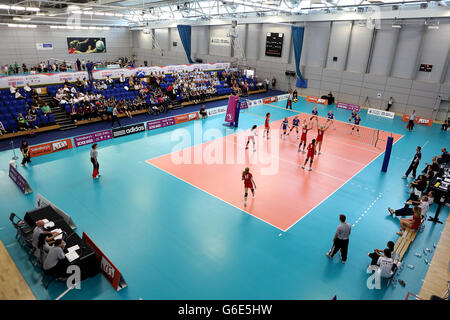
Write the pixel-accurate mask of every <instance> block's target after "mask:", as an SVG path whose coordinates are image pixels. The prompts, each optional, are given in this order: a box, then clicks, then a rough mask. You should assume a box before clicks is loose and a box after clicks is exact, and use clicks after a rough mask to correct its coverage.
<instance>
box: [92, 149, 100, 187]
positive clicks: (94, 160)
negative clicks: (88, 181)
mask: <svg viewBox="0 0 450 320" xmlns="http://www.w3.org/2000/svg"><path fill="white" fill-rule="evenodd" d="M90 156H91V162H92V166H93V171H92V178H94V179H98V178H99V177H100V172H98V170H99V168H100V165H99V164H98V160H97V157H98V151H97V144H96V143H94V144H93V145H92V149H91V152H90Z"/></svg>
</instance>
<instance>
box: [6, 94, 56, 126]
mask: <svg viewBox="0 0 450 320" xmlns="http://www.w3.org/2000/svg"><path fill="white" fill-rule="evenodd" d="M18 90H19V92H20V94H21V95H22V96H24V97H26V99H16V98H15V97H14V95H13V94H12V93H11V92H10V91H9V89H3V90H0V121H1V122H2V123H3V125H4V127H5V129H6V130H7V131H8V132H16V131H17V130H18V125H17V117H18V115H19V113H21V114H22V115H23V116H24V117H25V116H26V115H27V112H28V109H29V108H31V104H32V102H33V99H32V98H31V93H26V92H25V91H24V90H23V88H20V89H18ZM54 123H55V120H54V118H53V115H52V114H49V117H48V118H47V117H46V116H45V115H44V114H43V113H42V111H41V109H39V108H38V116H37V117H36V121H35V122H34V123H33V125H36V126H39V127H42V126H47V125H51V124H54Z"/></svg>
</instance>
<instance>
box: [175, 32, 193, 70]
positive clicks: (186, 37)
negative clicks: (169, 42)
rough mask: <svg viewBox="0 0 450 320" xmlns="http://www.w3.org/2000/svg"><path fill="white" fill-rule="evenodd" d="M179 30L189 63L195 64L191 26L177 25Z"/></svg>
mask: <svg viewBox="0 0 450 320" xmlns="http://www.w3.org/2000/svg"><path fill="white" fill-rule="evenodd" d="M177 28H178V33H179V34H180V38H181V42H182V43H183V48H184V52H186V56H187V59H188V61H189V63H194V62H193V61H192V59H191V26H189V25H183V24H179V25H177Z"/></svg>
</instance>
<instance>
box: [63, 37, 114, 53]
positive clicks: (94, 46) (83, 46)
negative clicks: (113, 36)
mask: <svg viewBox="0 0 450 320" xmlns="http://www.w3.org/2000/svg"><path fill="white" fill-rule="evenodd" d="M67 48H68V50H69V51H68V53H69V54H74V53H76V54H78V53H106V39H105V38H87V37H84V38H67Z"/></svg>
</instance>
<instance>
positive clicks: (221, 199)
mask: <svg viewBox="0 0 450 320" xmlns="http://www.w3.org/2000/svg"><path fill="white" fill-rule="evenodd" d="M146 162H147V163H148V164H149V165H151V166H153V167H155V168H157V169H159V170H161V171H164V172H165V173H167V174H170V175H171V176H173V177H175V178H177V179H178V180H181V181H183V182H185V183H187V184H189V185H191V186H193V187H194V188H197V189H198V190H201V191H203V192H205V193H207V194H209V195H210V196H212V197H214V198H216V199H219V200H221V201H223V202H225V203H227V204H229V205H230V206H232V207H235V208H236V209H239V210H240V211H242V212H245V213H246V214H248V215H250V216H252V217H255V218H256V219H258V220H261V221H263V222H265V223H267V224H269V225H271V226H272V227H274V228H277V229H278V230H281V231H284V230H283V229H281V228H279V227H277V226H275V225H273V224H271V223H270V222H268V221H266V220H264V219H261V218H259V217H257V216H255V215H253V214H251V213H250V212H247V211H245V210H242V208H239V207H237V206H235V205H234V204H232V203H229V202H228V201H225V200H223V199H222V198H219V197H217V196H215V195H213V194H212V193H210V192H208V191H206V190H203V189H202V188H199V187H197V186H196V185H193V184H192V183H190V182H187V181H186V180H184V179H182V178H180V177H177V176H176V175H174V174H172V173H170V172H168V171H166V170H164V169H162V168H160V167H158V166H156V165H154V164H153V163H150V162H148V161H146Z"/></svg>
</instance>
